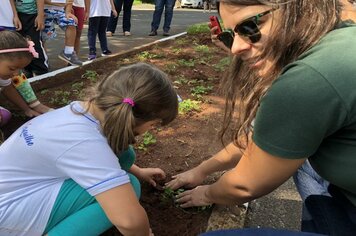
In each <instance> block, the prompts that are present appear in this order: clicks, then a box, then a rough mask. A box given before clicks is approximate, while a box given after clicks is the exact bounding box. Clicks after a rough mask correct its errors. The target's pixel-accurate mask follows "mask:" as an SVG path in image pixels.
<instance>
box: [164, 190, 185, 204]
mask: <svg viewBox="0 0 356 236" xmlns="http://www.w3.org/2000/svg"><path fill="white" fill-rule="evenodd" d="M183 192H184V189H182V188H179V189H177V190H173V189H171V188H165V189H164V191H163V193H162V194H161V199H162V201H164V202H168V201H173V202H174V200H175V199H176V197H177V195H178V194H180V193H183Z"/></svg>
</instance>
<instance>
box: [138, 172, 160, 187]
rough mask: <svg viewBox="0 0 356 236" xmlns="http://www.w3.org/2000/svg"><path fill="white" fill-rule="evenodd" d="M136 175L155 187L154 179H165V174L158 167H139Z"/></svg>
mask: <svg viewBox="0 0 356 236" xmlns="http://www.w3.org/2000/svg"><path fill="white" fill-rule="evenodd" d="M136 177H137V178H139V179H141V180H144V181H146V182H148V183H150V184H151V185H152V186H153V187H156V186H157V183H156V181H157V180H163V179H165V178H166V174H165V173H164V171H163V170H162V169H160V168H140V169H139V171H138V173H136Z"/></svg>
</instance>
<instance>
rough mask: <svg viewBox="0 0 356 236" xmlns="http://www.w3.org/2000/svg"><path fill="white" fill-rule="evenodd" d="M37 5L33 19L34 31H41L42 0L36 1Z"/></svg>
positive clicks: (42, 20) (42, 25)
mask: <svg viewBox="0 0 356 236" xmlns="http://www.w3.org/2000/svg"><path fill="white" fill-rule="evenodd" d="M36 3H37V17H36V19H35V27H36V30H37V31H39V30H43V29H44V27H45V25H44V0H36Z"/></svg>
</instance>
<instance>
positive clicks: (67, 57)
mask: <svg viewBox="0 0 356 236" xmlns="http://www.w3.org/2000/svg"><path fill="white" fill-rule="evenodd" d="M58 57H59V59H62V60H63V61H65V62H67V63H69V64H71V65H76V66H81V65H83V62H82V61H81V60H79V58H78V56H77V54H76V53H75V52H73V53H72V54H65V53H64V51H62V52H61V53H60V54H59V55H58Z"/></svg>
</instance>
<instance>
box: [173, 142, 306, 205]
mask: <svg viewBox="0 0 356 236" xmlns="http://www.w3.org/2000/svg"><path fill="white" fill-rule="evenodd" d="M305 160H306V158H301V159H283V158H280V157H277V156H273V155H271V154H269V153H267V152H265V151H263V150H262V149H260V148H259V147H258V146H257V145H255V144H254V143H253V142H251V144H249V146H248V149H247V150H246V152H245V153H244V155H243V156H242V158H241V160H240V161H239V163H238V164H237V166H236V167H235V168H233V169H232V170H230V171H228V172H226V173H225V174H224V175H223V176H221V178H220V179H219V180H218V181H217V182H216V183H214V184H212V185H204V186H198V187H196V188H195V189H193V190H189V191H186V192H184V193H182V194H180V195H179V196H178V198H179V199H178V200H177V202H179V203H181V204H182V205H181V206H182V207H191V206H201V205H207V204H211V203H218V204H242V203H245V202H248V201H251V200H253V199H256V198H258V197H261V196H263V195H266V194H268V193H270V192H272V191H273V190H274V189H276V188H277V187H278V186H280V185H281V184H282V183H284V182H285V181H286V180H287V179H288V178H289V177H291V176H292V175H293V174H294V172H295V171H296V170H297V169H298V168H299V167H300V166H301V165H302V164H303V163H304V161H305Z"/></svg>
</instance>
